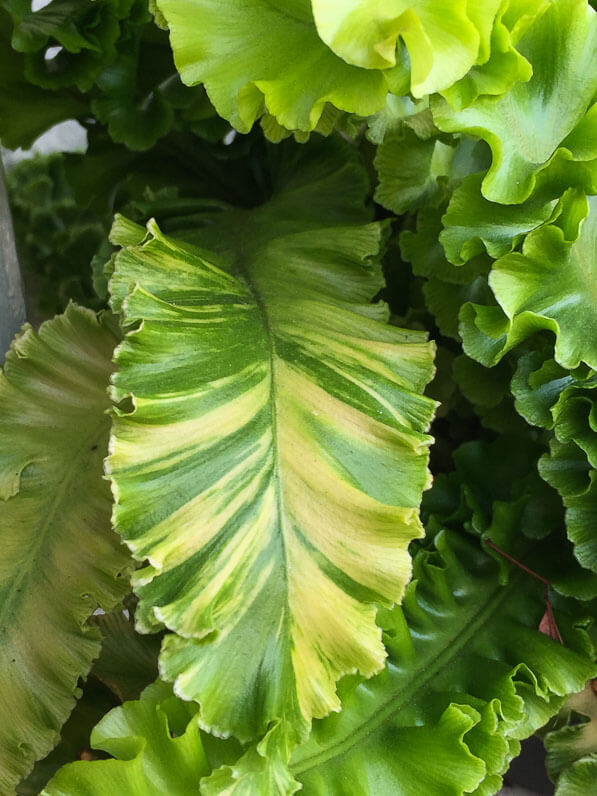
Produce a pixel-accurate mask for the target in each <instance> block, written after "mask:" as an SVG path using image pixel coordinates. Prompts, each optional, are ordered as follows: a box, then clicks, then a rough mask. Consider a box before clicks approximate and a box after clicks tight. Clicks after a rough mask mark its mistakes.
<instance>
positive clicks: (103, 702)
mask: <svg viewBox="0 0 597 796" xmlns="http://www.w3.org/2000/svg"><path fill="white" fill-rule="evenodd" d="M82 691H83V693H82V694H81V696H80V697H79V698H78V699H77V704H76V705H75V707H74V709H73V712H72V713H71V714H70V716H69V717H68V719H67V720H66V722H65V724H64V725H63V727H62V730H61V731H60V741H59V743H58V745H57V746H55V747H54V749H52V751H51V752H50V754H49V755H47V757H44V759H43V760H39V761H38V762H37V763H36V764H35V766H34V767H33V770H32V771H31V773H30V774H29V776H28V777H27V778H26V779H25V780H23V781H22V782H20V783H19V785H18V786H17V790H16V793H17V796H39V794H40V793H41V791H42V790H43V789H44V787H45V786H46V785H47V784H48V782H49V781H50V780H51V779H52V777H53V776H54V774H55V773H56V772H57V771H58V769H60V768H61V767H62V766H64V765H66V764H67V763H72V762H73V761H75V760H80V759H81V754H85V752H88V751H89V749H90V746H89V738H90V735H91V732H92V730H93V728H94V727H95V725H96V724H97V723H98V721H100V720H101V719H102V718H103V717H104V716H105V715H106V713H108V712H109V711H110V710H112V708H114V707H116V706H117V705H118V704H119V700H118V699H117V698H116V697H115V696H114V694H112V693H110V692H109V691H108V689H107V688H105V687H104V686H103V685H102V683H100V682H99V681H98V680H96V679H95V678H94V677H89V678H88V679H87V680H86V682H85V683H84V684H83V687H82Z"/></svg>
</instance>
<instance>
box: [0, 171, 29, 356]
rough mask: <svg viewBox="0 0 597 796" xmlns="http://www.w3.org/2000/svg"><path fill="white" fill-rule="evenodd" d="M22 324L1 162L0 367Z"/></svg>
mask: <svg viewBox="0 0 597 796" xmlns="http://www.w3.org/2000/svg"><path fill="white" fill-rule="evenodd" d="M24 323H25V298H24V295H23V284H22V281H21V273H20V271H19V261H18V259H17V250H16V248H15V241H14V234H13V229H12V220H11V217H10V208H9V206H8V197H7V195H6V187H5V185H4V170H3V167H2V158H0V363H1V362H4V354H5V353H6V351H8V348H9V346H10V342H11V340H12V338H13V337H14V336H15V334H16V333H17V332H18V331H19V329H20V328H21V326H22V325H23V324H24Z"/></svg>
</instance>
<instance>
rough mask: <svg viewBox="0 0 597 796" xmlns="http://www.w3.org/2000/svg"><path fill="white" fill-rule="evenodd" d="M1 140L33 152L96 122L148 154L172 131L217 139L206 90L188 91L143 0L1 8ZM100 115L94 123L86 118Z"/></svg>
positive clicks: (8, 0) (11, 2)
mask: <svg viewBox="0 0 597 796" xmlns="http://www.w3.org/2000/svg"><path fill="white" fill-rule="evenodd" d="M0 41H1V42H2V44H3V46H2V48H1V54H0V111H1V113H0V138H1V139H2V142H3V144H4V145H5V146H8V147H11V148H16V147H17V146H24V147H29V146H30V145H31V144H32V143H33V141H34V140H35V139H36V138H37V137H38V136H39V135H41V133H43V132H44V131H45V130H47V129H48V128H49V127H52V126H53V125H54V124H56V123H58V122H61V121H64V120H65V119H71V118H75V119H81V120H82V121H83V123H84V124H86V126H87V127H89V128H90V130H91V131H92V133H93V134H94V135H95V134H96V133H97V130H96V129H95V127H96V124H97V122H100V123H101V124H102V125H106V127H107V129H108V131H109V134H110V136H111V137H112V139H113V140H114V141H116V142H118V143H122V144H125V145H126V146H127V147H129V148H130V149H133V150H145V149H149V148H150V147H152V146H153V145H154V144H156V142H157V141H158V140H159V139H161V138H163V137H165V136H166V135H167V134H168V133H170V132H171V131H172V130H176V131H178V132H181V131H190V132H193V133H195V134H197V135H198V136H200V137H202V138H205V139H207V140H210V141H217V140H220V139H221V138H222V137H223V136H224V135H225V134H226V132H227V131H228V130H229V125H228V124H227V123H226V122H224V121H223V120H221V119H218V118H217V116H216V114H215V111H214V110H213V108H212V106H211V103H210V102H209V100H208V99H207V96H206V94H205V91H204V90H203V88H193V89H191V88H187V87H185V86H183V84H182V83H181V81H180V78H179V77H178V74H177V72H176V69H175V67H174V63H173V59H172V52H171V50H170V47H169V44H168V37H167V34H166V33H165V32H164V31H161V30H159V29H158V28H157V27H156V26H155V25H154V24H153V21H152V18H151V15H150V14H149V11H148V8H147V2H146V0H52V1H51V2H50V3H48V4H47V5H45V6H44V7H43V8H41V9H38V10H36V11H32V10H31V4H30V3H29V2H24V3H23V2H18V1H17V0H2V3H0ZM91 117H95V119H94V122H95V124H91V125H90V124H89V119H90V118H91Z"/></svg>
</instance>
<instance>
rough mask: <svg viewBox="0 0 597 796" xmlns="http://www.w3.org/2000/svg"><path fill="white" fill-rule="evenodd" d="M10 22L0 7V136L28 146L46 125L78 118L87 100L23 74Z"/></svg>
mask: <svg viewBox="0 0 597 796" xmlns="http://www.w3.org/2000/svg"><path fill="white" fill-rule="evenodd" d="M11 33H12V22H11V19H10V17H9V15H8V13H7V12H6V11H5V10H4V8H0V139H1V140H2V143H3V144H4V146H6V147H9V148H10V149H16V148H17V147H19V146H22V147H25V148H27V147H30V146H31V144H32V143H33V142H34V141H35V139H36V138H37V137H38V136H40V135H41V134H42V133H43V132H45V130H47V129H48V128H49V127H52V126H53V125H55V124H58V122H62V121H64V120H65V119H78V118H79V117H80V116H82V115H83V114H85V113H87V112H88V104H87V102H84V101H82V100H80V99H78V98H77V97H75V96H72V95H70V94H67V93H66V92H48V91H44V90H43V89H42V88H39V87H38V86H32V85H31V84H30V83H28V82H27V79H26V78H25V73H24V71H25V59H24V56H23V55H22V54H21V53H17V52H15V50H13V49H12V47H11V44H10V38H11Z"/></svg>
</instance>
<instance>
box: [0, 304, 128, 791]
mask: <svg viewBox="0 0 597 796" xmlns="http://www.w3.org/2000/svg"><path fill="white" fill-rule="evenodd" d="M116 341H117V337H116V335H115V334H114V332H113V331H112V330H111V328H110V324H109V323H108V322H107V321H106V320H101V321H97V320H96V318H95V315H94V314H93V313H91V312H89V311H88V310H83V309H79V308H77V307H75V306H73V305H71V306H70V307H69V308H68V310H67V312H66V313H65V314H64V315H63V316H60V317H58V318H56V319H55V320H53V321H49V322H47V323H45V324H44V325H43V326H42V327H41V329H40V331H39V334H36V333H35V332H33V330H32V329H31V328H25V331H24V332H23V333H21V334H20V335H19V336H18V337H17V338H16V340H15V342H14V343H13V346H12V348H11V351H10V352H9V353H8V355H7V358H6V363H5V365H4V373H3V375H2V376H0V442H1V444H0V518H1V519H0V527H1V535H2V542H3V545H2V549H3V553H2V564H1V566H0V605H1V609H0V634H1V644H0V690H1V693H2V702H3V706H4V707H3V709H4V713H5V717H6V720H5V721H4V722H3V723H2V726H1V728H0V750H1V752H0V790H1V791H2V792H3V793H9V792H10V790H11V788H12V787H13V786H14V784H15V783H16V782H17V781H18V780H19V779H20V778H21V777H23V776H24V775H25V774H27V772H28V771H29V770H30V768H31V766H32V764H33V761H34V760H35V759H38V758H41V757H43V756H44V755H45V754H46V753H47V752H49V750H50V749H51V748H52V747H53V746H54V745H55V744H56V743H57V741H58V738H59V731H60V727H61V725H62V724H63V723H64V721H65V720H66V718H67V716H68V714H69V713H70V711H71V710H72V708H73V705H74V701H75V692H76V690H77V680H78V678H79V677H81V676H85V675H86V674H87V672H88V670H89V668H90V666H91V662H92V661H93V659H94V658H95V657H97V655H98V653H99V649H100V638H101V636H100V633H99V632H98V631H97V630H95V629H92V628H91V627H89V626H86V620H87V619H88V617H89V616H90V614H92V613H93V611H94V609H95V608H97V606H98V605H100V606H101V607H102V608H104V609H106V610H107V609H110V608H111V607H112V606H113V605H114V604H115V603H116V602H117V601H118V600H120V599H121V598H122V596H123V595H124V593H125V592H126V590H127V585H128V584H127V578H125V577H122V576H123V574H124V573H125V570H126V568H127V561H128V555H127V553H126V548H124V546H123V545H121V544H120V543H119V540H118V537H117V536H116V535H115V534H114V533H113V532H112V531H111V529H110V511H111V500H110V491H109V488H108V485H107V484H106V483H105V482H104V481H103V480H102V473H103V467H102V460H103V458H104V456H105V455H106V453H107V444H108V432H109V425H110V421H109V418H108V416H107V415H106V410H107V409H108V407H109V405H110V402H109V399H108V397H107V386H108V379H109V374H110V372H111V370H112V365H111V358H112V350H113V348H114V345H115V343H116ZM8 717H10V720H8Z"/></svg>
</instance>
